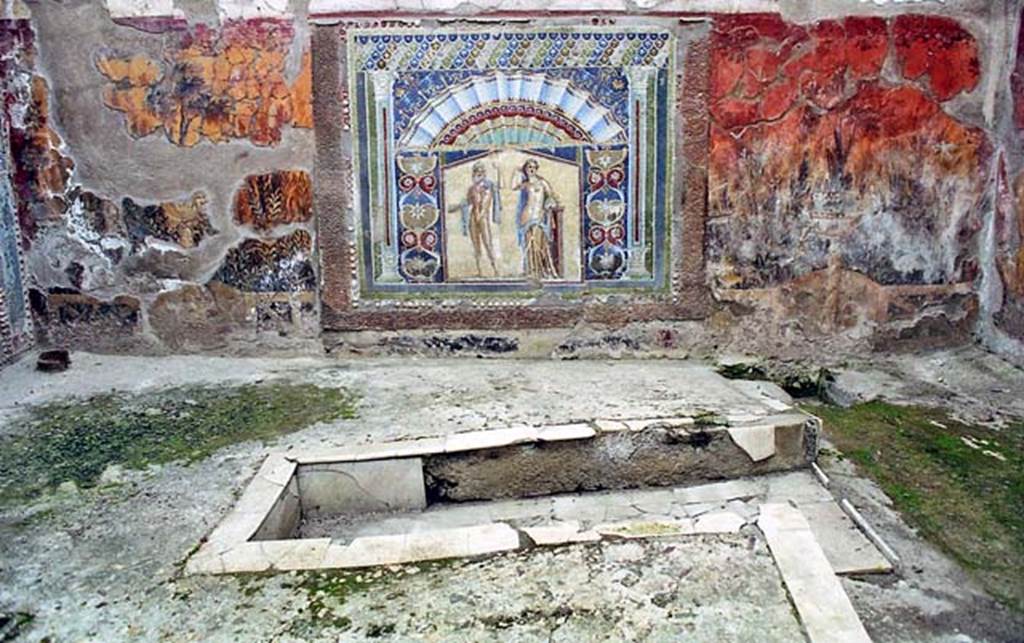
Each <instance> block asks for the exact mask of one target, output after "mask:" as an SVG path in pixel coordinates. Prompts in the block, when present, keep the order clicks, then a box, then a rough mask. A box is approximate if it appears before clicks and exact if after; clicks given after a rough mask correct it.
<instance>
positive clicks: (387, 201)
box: [366, 70, 403, 283]
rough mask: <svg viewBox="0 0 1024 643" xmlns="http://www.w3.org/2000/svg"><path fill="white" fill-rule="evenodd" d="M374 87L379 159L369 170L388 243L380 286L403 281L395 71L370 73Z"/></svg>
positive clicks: (383, 246) (382, 256) (383, 249)
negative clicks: (397, 200)
mask: <svg viewBox="0 0 1024 643" xmlns="http://www.w3.org/2000/svg"><path fill="white" fill-rule="evenodd" d="M370 78H371V81H372V83H373V118H374V122H375V123H376V128H377V132H378V135H377V140H376V145H377V159H379V162H378V163H377V164H376V167H373V168H366V171H368V172H371V171H372V172H376V173H377V176H376V186H377V190H376V193H375V194H373V195H372V196H371V199H372V200H373V205H372V207H373V210H374V211H376V212H380V213H381V215H382V216H381V219H382V220H384V221H385V225H386V231H385V234H384V239H383V240H382V241H380V242H379V244H378V248H379V252H380V264H381V272H380V275H378V276H377V281H380V282H384V283H387V282H392V283H394V282H399V281H403V279H402V277H401V275H399V274H398V248H399V227H398V204H397V203H394V202H393V201H394V194H395V190H394V186H395V180H396V179H395V162H394V159H395V150H394V149H392V145H393V140H394V138H393V137H392V136H390V134H389V132H390V129H391V128H392V127H393V118H394V114H395V102H394V94H393V93H392V90H393V88H394V84H395V74H394V72H393V71H390V70H384V71H375V72H372V73H370Z"/></svg>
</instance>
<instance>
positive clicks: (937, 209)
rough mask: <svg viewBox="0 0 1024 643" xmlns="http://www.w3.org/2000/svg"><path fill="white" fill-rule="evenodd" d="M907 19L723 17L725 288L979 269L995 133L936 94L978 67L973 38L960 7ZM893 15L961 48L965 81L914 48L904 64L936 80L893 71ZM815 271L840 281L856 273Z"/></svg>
mask: <svg viewBox="0 0 1024 643" xmlns="http://www.w3.org/2000/svg"><path fill="white" fill-rule="evenodd" d="M895 22H896V25H895V26H893V27H892V28H891V29H890V25H888V24H887V23H886V21H885V20H883V19H880V18H848V19H846V20H844V21H823V22H820V23H817V24H815V25H810V26H806V27H803V26H792V25H787V24H785V23H784V22H783V21H782V20H781V19H779V18H777V17H770V16H730V17H728V18H723V19H721V20H719V21H717V22H716V28H715V32H714V34H713V36H712V42H713V44H714V49H713V53H712V57H713V58H712V60H713V62H712V70H713V87H714V88H715V89H714V92H715V93H714V95H713V98H712V101H713V102H712V108H711V116H712V120H713V125H712V130H711V150H710V157H709V211H708V216H709V223H708V228H707V238H706V252H707V258H708V265H709V270H710V271H711V275H712V277H713V280H714V284H715V286H716V288H717V289H718V290H719V292H720V293H722V294H725V293H728V292H729V291H736V290H749V289H755V290H756V289H766V288H778V287H786V288H790V287H793V284H795V283H796V280H803V281H804V282H806V280H807V279H809V278H810V277H809V276H810V275H815V274H819V275H828V274H842V273H846V272H854V273H859V274H862V275H864V276H865V277H867V278H868V279H870V281H871V282H873V283H875V284H878V285H880V286H883V287H899V288H905V287H918V288H931V287H938V288H945V287H948V286H950V285H952V284H961V283H969V282H971V281H973V280H974V279H975V278H976V277H977V276H978V274H979V262H978V258H977V253H976V243H975V241H976V238H977V234H978V231H979V230H980V226H981V223H980V218H979V216H978V212H979V205H980V204H981V202H982V200H983V199H984V190H985V184H986V178H985V175H986V168H987V166H988V158H989V157H990V155H991V147H990V144H989V142H988V140H987V137H986V136H985V134H984V132H983V131H981V130H980V129H977V128H974V127H971V126H969V125H966V124H964V123H961V122H960V121H958V120H957V119H956V118H954V117H952V116H950V115H949V114H947V113H946V112H945V111H944V110H943V108H942V105H941V102H939V101H940V100H943V99H946V98H949V97H950V96H952V95H954V94H955V93H957V92H959V91H963V90H969V89H970V88H971V87H973V86H974V84H975V83H976V82H977V75H976V68H975V63H976V53H977V47H976V43H974V41H973V39H972V38H970V36H969V34H967V32H966V31H963V30H962V29H960V28H959V27H958V26H957V25H956V23H955V22H954V23H952V24H948V22H947V21H944V20H943V21H931V20H920V21H917V20H912V21H904V22H901V18H897V19H896V21H895ZM897 27H898V28H897ZM890 31H892V32H893V33H894V35H893V36H892V37H893V40H894V41H895V42H896V43H897V44H899V43H902V44H900V45H899V47H902V48H903V49H901V50H900V51H902V50H907V51H909V50H911V49H913V50H914V51H918V50H920V51H925V52H932V53H931V54H930V55H932V56H933V57H934V58H935V59H937V60H944V61H946V63H948V64H950V65H953V64H960V65H961V67H960V69H959V71H957V74H959V75H958V76H957V80H956V82H952V81H950V80H949V79H947V78H946V77H945V76H943V75H942V73H944V72H939V71H938V70H937V68H935V67H934V66H928V65H925V66H923V67H921V66H919V65H918V66H915V65H917V63H916V62H914V63H911V62H908V61H904V65H903V69H904V71H905V73H906V74H907V76H908V77H909V78H919V77H922V76H926V75H927V76H928V79H929V85H928V88H927V89H921V88H919V87H918V86H916V85H915V84H910V83H908V84H904V85H896V86H892V85H889V84H887V83H886V82H884V81H882V80H881V79H880V78H879V74H880V71H881V69H882V68H883V66H884V64H885V62H886V59H887V54H888V51H889V50H890V48H889V37H890V36H889V33H890ZM937 33H939V34H940V36H937V35H936V34H937ZM899 47H897V49H899ZM752 52H753V55H752ZM764 52H777V55H778V56H779V57H780V58H781V60H780V61H779V62H778V64H776V62H775V61H774V60H771V59H770V57H769V56H767V55H766V54H765V53H764ZM915 60H916V59H915ZM972 60H973V61H974V62H971V61H972ZM744 78H753V79H754V81H756V85H755V86H754V91H750V84H749V82H748V83H747V84H746V85H745V84H744V83H745V81H744ZM801 283H803V282H801ZM811 283H818V284H819V285H820V286H821V287H823V288H825V289H826V291H828V292H831V290H832V289H842V288H847V287H850V285H851V284H852V283H854V282H852V281H850V280H849V279H835V280H831V279H827V278H822V279H821V280H819V281H817V282H807V284H811ZM844 284H845V285H844ZM808 287H809V286H808ZM870 292H876V290H874V289H871V290H870ZM846 294H847V295H851V296H852V294H853V293H852V291H850V292H848V293H846ZM830 296H836V295H834V294H833V295H830ZM877 308H878V310H881V311H887V310H888V309H887V307H885V306H878V307H877ZM876 321H879V320H878V319H876Z"/></svg>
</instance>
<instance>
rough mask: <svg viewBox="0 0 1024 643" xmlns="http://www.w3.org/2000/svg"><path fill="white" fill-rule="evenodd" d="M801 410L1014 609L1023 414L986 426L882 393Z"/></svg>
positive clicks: (1022, 529)
mask: <svg viewBox="0 0 1024 643" xmlns="http://www.w3.org/2000/svg"><path fill="white" fill-rule="evenodd" d="M808 410H810V411H811V412H812V413H814V414H816V415H818V416H819V417H821V418H822V420H823V421H824V425H825V432H826V434H827V435H828V437H829V438H830V439H831V440H832V441H833V442H835V444H836V446H837V447H838V448H839V449H840V450H841V451H842V452H844V453H845V454H846V456H847V457H848V458H849V459H850V460H851V461H853V462H854V463H855V464H856V465H857V467H858V468H860V469H861V470H862V471H863V472H864V473H866V474H867V475H868V476H870V477H871V478H873V479H874V480H875V481H876V482H878V484H879V485H880V486H881V487H882V489H883V490H884V491H885V492H886V494H887V495H888V496H889V497H890V498H891V499H892V501H893V503H894V505H895V507H896V508H897V509H898V510H899V511H900V513H901V514H902V515H903V516H904V517H905V518H906V520H907V521H908V522H909V523H910V524H911V525H913V526H914V527H916V528H917V529H918V530H919V531H920V533H921V534H922V535H923V536H924V537H925V538H927V539H928V540H930V541H931V542H933V543H935V544H936V545H938V546H939V548H941V549H942V550H943V551H945V552H946V553H947V554H949V555H950V556H952V557H953V558H955V559H956V560H957V561H959V562H960V563H961V564H962V565H963V566H964V567H965V568H967V569H968V570H970V571H972V572H973V573H974V574H975V575H976V576H977V578H978V580H979V581H980V582H981V583H982V584H983V585H984V586H985V587H986V589H988V590H989V591H990V592H991V593H992V594H993V595H994V596H996V597H997V598H999V599H1000V600H1002V601H1003V602H1005V603H1006V604H1007V605H1009V606H1011V607H1013V608H1016V609H1018V610H1022V609H1024V582H1022V581H1021V579H1022V578H1024V423H1017V424H1015V425H1012V426H1010V427H1008V428H1006V429H1003V430H996V429H992V428H989V427H985V426H975V425H970V424H964V423H962V422H959V421H957V420H954V419H953V418H951V417H949V415H948V414H947V413H946V412H945V411H943V410H940V409H931V408H922V407H912V406H896V405H892V404H886V403H883V402H871V403H867V404H860V405H857V406H854V407H852V408H849V409H843V408H839V407H834V406H813V407H809V408H808Z"/></svg>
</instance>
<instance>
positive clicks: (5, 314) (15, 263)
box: [0, 114, 31, 364]
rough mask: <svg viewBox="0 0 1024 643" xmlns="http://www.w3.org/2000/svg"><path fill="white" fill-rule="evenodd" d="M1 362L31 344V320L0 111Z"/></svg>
mask: <svg viewBox="0 0 1024 643" xmlns="http://www.w3.org/2000/svg"><path fill="white" fill-rule="evenodd" d="M0 132H2V133H3V142H2V143H0V364H3V363H4V362H6V361H7V360H9V359H11V358H12V357H14V356H15V355H17V354H18V353H20V352H21V351H22V350H24V349H25V348H27V347H28V346H29V344H31V319H30V316H29V313H28V306H27V302H26V297H25V289H24V282H23V279H24V276H23V275H24V267H23V265H22V263H21V247H20V245H21V241H20V239H21V237H20V233H19V231H18V230H19V229H18V219H17V216H16V210H17V208H16V206H15V203H14V191H13V190H12V189H11V182H10V176H11V175H10V171H11V166H10V157H9V156H8V150H7V122H6V119H5V118H4V117H3V115H2V114H0Z"/></svg>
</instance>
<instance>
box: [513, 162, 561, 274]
mask: <svg viewBox="0 0 1024 643" xmlns="http://www.w3.org/2000/svg"><path fill="white" fill-rule="evenodd" d="M539 169H540V163H538V162H537V160H536V159H530V160H528V161H527V162H526V163H524V164H523V168H522V179H521V180H520V181H519V183H518V185H516V186H515V187H513V188H512V189H513V190H519V207H518V211H517V216H516V222H517V224H518V229H519V235H518V236H519V247H520V248H521V249H522V251H523V272H524V273H525V274H526V277H527V278H528V279H533V280H536V281H540V280H541V279H557V278H558V277H559V275H558V270H557V269H556V268H555V260H554V257H553V255H552V252H551V246H552V239H553V238H554V234H555V231H556V230H557V229H558V213H559V212H561V209H562V208H561V204H560V203H559V201H558V196H557V195H556V194H555V191H554V190H553V189H552V188H551V184H550V183H548V181H547V179H545V178H544V177H542V176H541V175H540V174H538V173H537V171H538V170H539Z"/></svg>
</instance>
